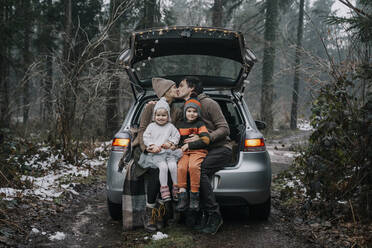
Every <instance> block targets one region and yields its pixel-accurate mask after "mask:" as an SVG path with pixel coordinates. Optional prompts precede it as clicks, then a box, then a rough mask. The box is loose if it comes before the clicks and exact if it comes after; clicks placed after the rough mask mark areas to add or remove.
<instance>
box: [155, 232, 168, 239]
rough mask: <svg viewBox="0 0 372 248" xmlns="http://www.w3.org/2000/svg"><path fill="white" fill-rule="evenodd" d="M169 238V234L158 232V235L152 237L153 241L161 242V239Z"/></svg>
mask: <svg viewBox="0 0 372 248" xmlns="http://www.w3.org/2000/svg"><path fill="white" fill-rule="evenodd" d="M165 238H168V234H165V233H162V232H157V233H156V234H154V235H152V238H151V239H152V240H160V239H165Z"/></svg>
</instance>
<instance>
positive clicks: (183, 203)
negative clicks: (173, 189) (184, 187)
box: [177, 191, 188, 212]
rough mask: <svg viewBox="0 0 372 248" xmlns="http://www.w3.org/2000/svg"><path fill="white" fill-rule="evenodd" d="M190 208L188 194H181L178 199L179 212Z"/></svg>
mask: <svg viewBox="0 0 372 248" xmlns="http://www.w3.org/2000/svg"><path fill="white" fill-rule="evenodd" d="M187 207H188V197H187V192H186V191H185V192H180V193H179V197H178V204H177V211H180V212H181V211H185V210H186V209H187Z"/></svg>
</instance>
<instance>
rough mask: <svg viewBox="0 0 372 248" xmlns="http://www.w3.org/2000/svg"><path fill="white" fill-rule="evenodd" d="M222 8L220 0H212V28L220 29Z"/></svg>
mask: <svg viewBox="0 0 372 248" xmlns="http://www.w3.org/2000/svg"><path fill="white" fill-rule="evenodd" d="M222 18H223V8H222V0H214V4H213V7H212V26H213V27H216V28H222Z"/></svg>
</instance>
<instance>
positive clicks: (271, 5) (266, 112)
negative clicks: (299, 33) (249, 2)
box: [261, 0, 278, 130]
mask: <svg viewBox="0 0 372 248" xmlns="http://www.w3.org/2000/svg"><path fill="white" fill-rule="evenodd" d="M277 28H278V0H267V7H266V17H265V47H264V58H263V67H262V89H261V118H262V120H263V121H265V122H266V124H267V127H268V130H272V129H273V124H274V123H273V113H272V105H273V99H274V86H273V74H274V61H275V40H276V30H277Z"/></svg>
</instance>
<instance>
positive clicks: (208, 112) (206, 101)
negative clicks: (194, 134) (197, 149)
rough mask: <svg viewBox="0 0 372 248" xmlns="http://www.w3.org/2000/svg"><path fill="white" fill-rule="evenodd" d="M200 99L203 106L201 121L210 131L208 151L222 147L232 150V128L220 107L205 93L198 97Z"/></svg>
mask: <svg viewBox="0 0 372 248" xmlns="http://www.w3.org/2000/svg"><path fill="white" fill-rule="evenodd" d="M198 99H199V102H200V104H201V119H202V120H203V122H204V123H205V126H206V127H207V129H208V132H209V137H210V139H211V143H210V144H209V146H208V149H211V148H216V147H221V146H225V147H227V148H229V149H232V146H231V144H230V143H231V142H230V137H229V135H230V128H229V125H228V124H227V121H226V119H225V116H224V115H223V113H222V110H221V107H220V105H218V103H217V102H216V101H215V100H213V99H212V98H210V97H209V96H207V95H206V94H204V93H202V94H200V95H198Z"/></svg>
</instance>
